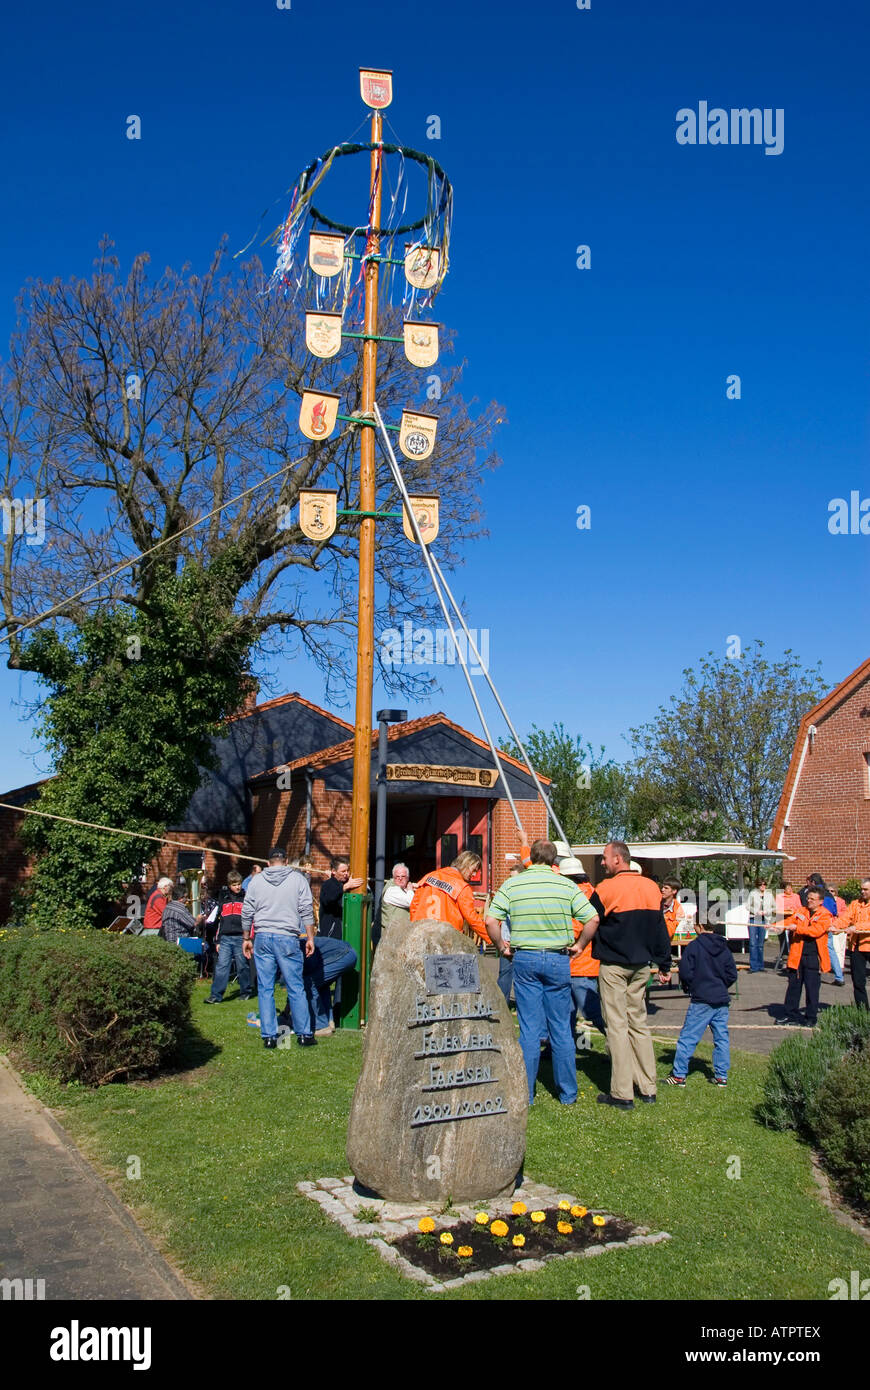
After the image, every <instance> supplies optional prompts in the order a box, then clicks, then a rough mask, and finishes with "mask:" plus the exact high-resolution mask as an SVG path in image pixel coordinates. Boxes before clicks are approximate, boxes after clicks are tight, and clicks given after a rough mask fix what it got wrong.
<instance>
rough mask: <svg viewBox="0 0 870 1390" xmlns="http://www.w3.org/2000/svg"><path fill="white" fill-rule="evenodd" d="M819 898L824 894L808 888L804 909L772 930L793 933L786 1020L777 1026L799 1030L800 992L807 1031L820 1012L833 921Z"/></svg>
mask: <svg viewBox="0 0 870 1390" xmlns="http://www.w3.org/2000/svg"><path fill="white" fill-rule="evenodd" d="M822 898H823V894H822V893H821V892H820V891H819V889H818V888H811V889H810V891H809V893H807V905H806V907H801V908H798V909H797V911H795V912H793V913H792V915H791V917H789V918H788V919H787V920H786V921H785V922H784V923H783V924H782V926H777V927H775V928H774V930H775V931H782V930H785V929H788V930H790V931H791V933H792V938H791V946H790V948H789V953H788V989H787V990H786V992H785V1017H784V1018H778V1019H777V1020H776V1022H777V1023H778V1024H786V1023H791V1024H794V1025H797V1026H798V1027H799V1026H800V1025H801V1023H802V1022H803V1020H802V1019H801V1016H800V1013H799V1009H798V1006H799V1004H800V999H801V989H802V988H803V989H805V990H806V996H807V1002H806V1024H807V1027H808V1028H814V1027H815V1024H816V1019H817V1017H818V1012H819V979H820V971H822V970H830V968H831V959H830V956H829V955H828V932H829V931H830V930H831V927H832V924H833V921H834V919H833V917H832V916H831V914H830V912H829V911H828V909H827V908H826V907H824V906H823V905H822Z"/></svg>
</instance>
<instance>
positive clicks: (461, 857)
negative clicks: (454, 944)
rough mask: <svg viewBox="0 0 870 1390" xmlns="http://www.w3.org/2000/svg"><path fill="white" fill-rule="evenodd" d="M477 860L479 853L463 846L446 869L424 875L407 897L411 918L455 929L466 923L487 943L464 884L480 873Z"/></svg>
mask: <svg viewBox="0 0 870 1390" xmlns="http://www.w3.org/2000/svg"><path fill="white" fill-rule="evenodd" d="M481 863H482V861H481V858H480V855H479V854H472V853H471V850H467V849H466V850H463V852H462V853H461V854H458V855H457V856H456V858H455V859H454V861H453V863H452V864H451V865H450V868H449V869H435V870H433V872H432V873H431V874H427V875H426V877H425V878H423V879H421V880H420V883H419V885H418V887H417V891H416V893H415V894H414V896H413V898H412V899H411V921H412V922H425V921H430V922H448V923H449V924H450V926H451V927H455V928H456V930H457V931H462V928H463V926H468V927H471V929H472V931H473V932H475V933H476V935H477V936H479V937H480V939H481V941H483V942H484V944H485V945H487V946H489V944H490V940H489V934H488V932H487V930H486V927H485V925H484V921H483V918H482V917H481V915H480V913H479V912H478V910H477V908H476V907H475V906H474V894H473V893H472V891H471V888H470V886H469V883H468V880H469V879H470V878H474V877H475V876H476V874H478V873H479V872H480V868H481Z"/></svg>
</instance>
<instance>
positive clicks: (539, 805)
mask: <svg viewBox="0 0 870 1390" xmlns="http://www.w3.org/2000/svg"><path fill="white" fill-rule="evenodd" d="M516 806H517V811H518V813H519V817H520V820H521V821H522V823H523V827H524V828H525V831H526V844H531V843H532V841H533V840H541V839H543V838H544V836H545V835H546V833H547V808H546V807H545V805H544V803H543V801H518V802H517V803H516ZM492 838H493V841H494V844H493V855H492V876H493V880H494V881H493V885H492V887H493V891H494V890H495V889H496V888H500V887H501V885H502V884H503V883H504V881H505V879H506V878H507V877H508V876H509V874H510V870H511V862H512V861H511V860H509V859H507V858H506V857H505V856H506V855H508V854H519V852H520V840H519V837H518V836H517V827H516V824H515V822H514V818H513V814H512V812H511V808H510V805H509V804H508V802H507V801H497V802H496V803H495V806H494V808H493V813H492Z"/></svg>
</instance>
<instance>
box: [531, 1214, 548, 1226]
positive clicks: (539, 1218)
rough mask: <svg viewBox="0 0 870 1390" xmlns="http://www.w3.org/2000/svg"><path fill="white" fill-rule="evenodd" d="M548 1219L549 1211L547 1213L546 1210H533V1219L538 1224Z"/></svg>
mask: <svg viewBox="0 0 870 1390" xmlns="http://www.w3.org/2000/svg"><path fill="white" fill-rule="evenodd" d="M546 1219H547V1213H546V1212H545V1211H533V1212H532V1220H533V1221H534V1222H536V1223H537V1224H538V1225H540V1223H541V1222H542V1221H546Z"/></svg>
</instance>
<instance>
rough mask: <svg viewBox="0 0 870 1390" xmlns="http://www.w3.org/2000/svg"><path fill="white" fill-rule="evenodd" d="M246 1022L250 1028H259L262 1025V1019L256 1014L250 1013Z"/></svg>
mask: <svg viewBox="0 0 870 1390" xmlns="http://www.w3.org/2000/svg"><path fill="white" fill-rule="evenodd" d="M245 1022H246V1023H247V1025H248V1027H249V1028H259V1026H260V1020H259V1018H258V1016H257V1015H256V1014H248V1017H247V1018H246V1019H245Z"/></svg>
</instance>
